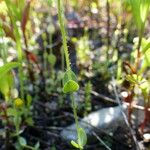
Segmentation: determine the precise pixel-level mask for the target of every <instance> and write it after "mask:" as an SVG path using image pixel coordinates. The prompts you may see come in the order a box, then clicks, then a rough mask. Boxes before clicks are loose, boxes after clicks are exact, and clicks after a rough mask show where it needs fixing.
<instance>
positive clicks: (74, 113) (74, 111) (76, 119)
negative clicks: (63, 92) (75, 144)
mask: <svg viewBox="0 0 150 150" xmlns="http://www.w3.org/2000/svg"><path fill="white" fill-rule="evenodd" d="M70 97H71V100H72V109H73V115H74V120H75V124H76V130H77V137H78V139H79V122H78V115H77V105H76V102H75V99H74V96H73V93H71V94H70ZM79 149H80V150H82V149H81V148H79Z"/></svg>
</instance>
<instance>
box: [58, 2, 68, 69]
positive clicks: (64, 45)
mask: <svg viewBox="0 0 150 150" xmlns="http://www.w3.org/2000/svg"><path fill="white" fill-rule="evenodd" d="M61 2H62V0H57V4H58V19H59V24H60V29H61V34H62V42H63V49H64V53H65V57H66V66H67V70H70V69H71V68H70V60H69V51H68V47H67V37H66V30H65V25H64V17H63V15H64V13H63V9H62V4H61Z"/></svg>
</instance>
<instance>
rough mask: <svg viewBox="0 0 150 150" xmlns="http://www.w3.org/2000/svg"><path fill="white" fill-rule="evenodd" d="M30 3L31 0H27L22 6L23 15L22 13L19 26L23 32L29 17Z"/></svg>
mask: <svg viewBox="0 0 150 150" xmlns="http://www.w3.org/2000/svg"><path fill="white" fill-rule="evenodd" d="M30 3H31V1H27V4H26V6H25V8H24V11H23V15H22V21H21V28H22V32H23V33H24V32H25V29H26V24H27V22H28V19H29V12H30Z"/></svg>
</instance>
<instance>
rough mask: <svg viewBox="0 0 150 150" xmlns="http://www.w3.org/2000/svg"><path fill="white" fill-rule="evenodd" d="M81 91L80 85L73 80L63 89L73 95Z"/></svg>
mask: <svg viewBox="0 0 150 150" xmlns="http://www.w3.org/2000/svg"><path fill="white" fill-rule="evenodd" d="M78 89H79V85H78V83H77V82H75V81H73V80H69V81H68V82H67V83H66V84H65V85H64V87H63V92H64V93H72V92H75V91H77V90H78Z"/></svg>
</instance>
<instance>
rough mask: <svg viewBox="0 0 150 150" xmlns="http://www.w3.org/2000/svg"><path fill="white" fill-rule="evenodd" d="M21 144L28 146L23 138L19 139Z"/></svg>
mask: <svg viewBox="0 0 150 150" xmlns="http://www.w3.org/2000/svg"><path fill="white" fill-rule="evenodd" d="M19 143H20V145H21V146H26V145H27V142H26V139H25V138H23V137H19Z"/></svg>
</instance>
